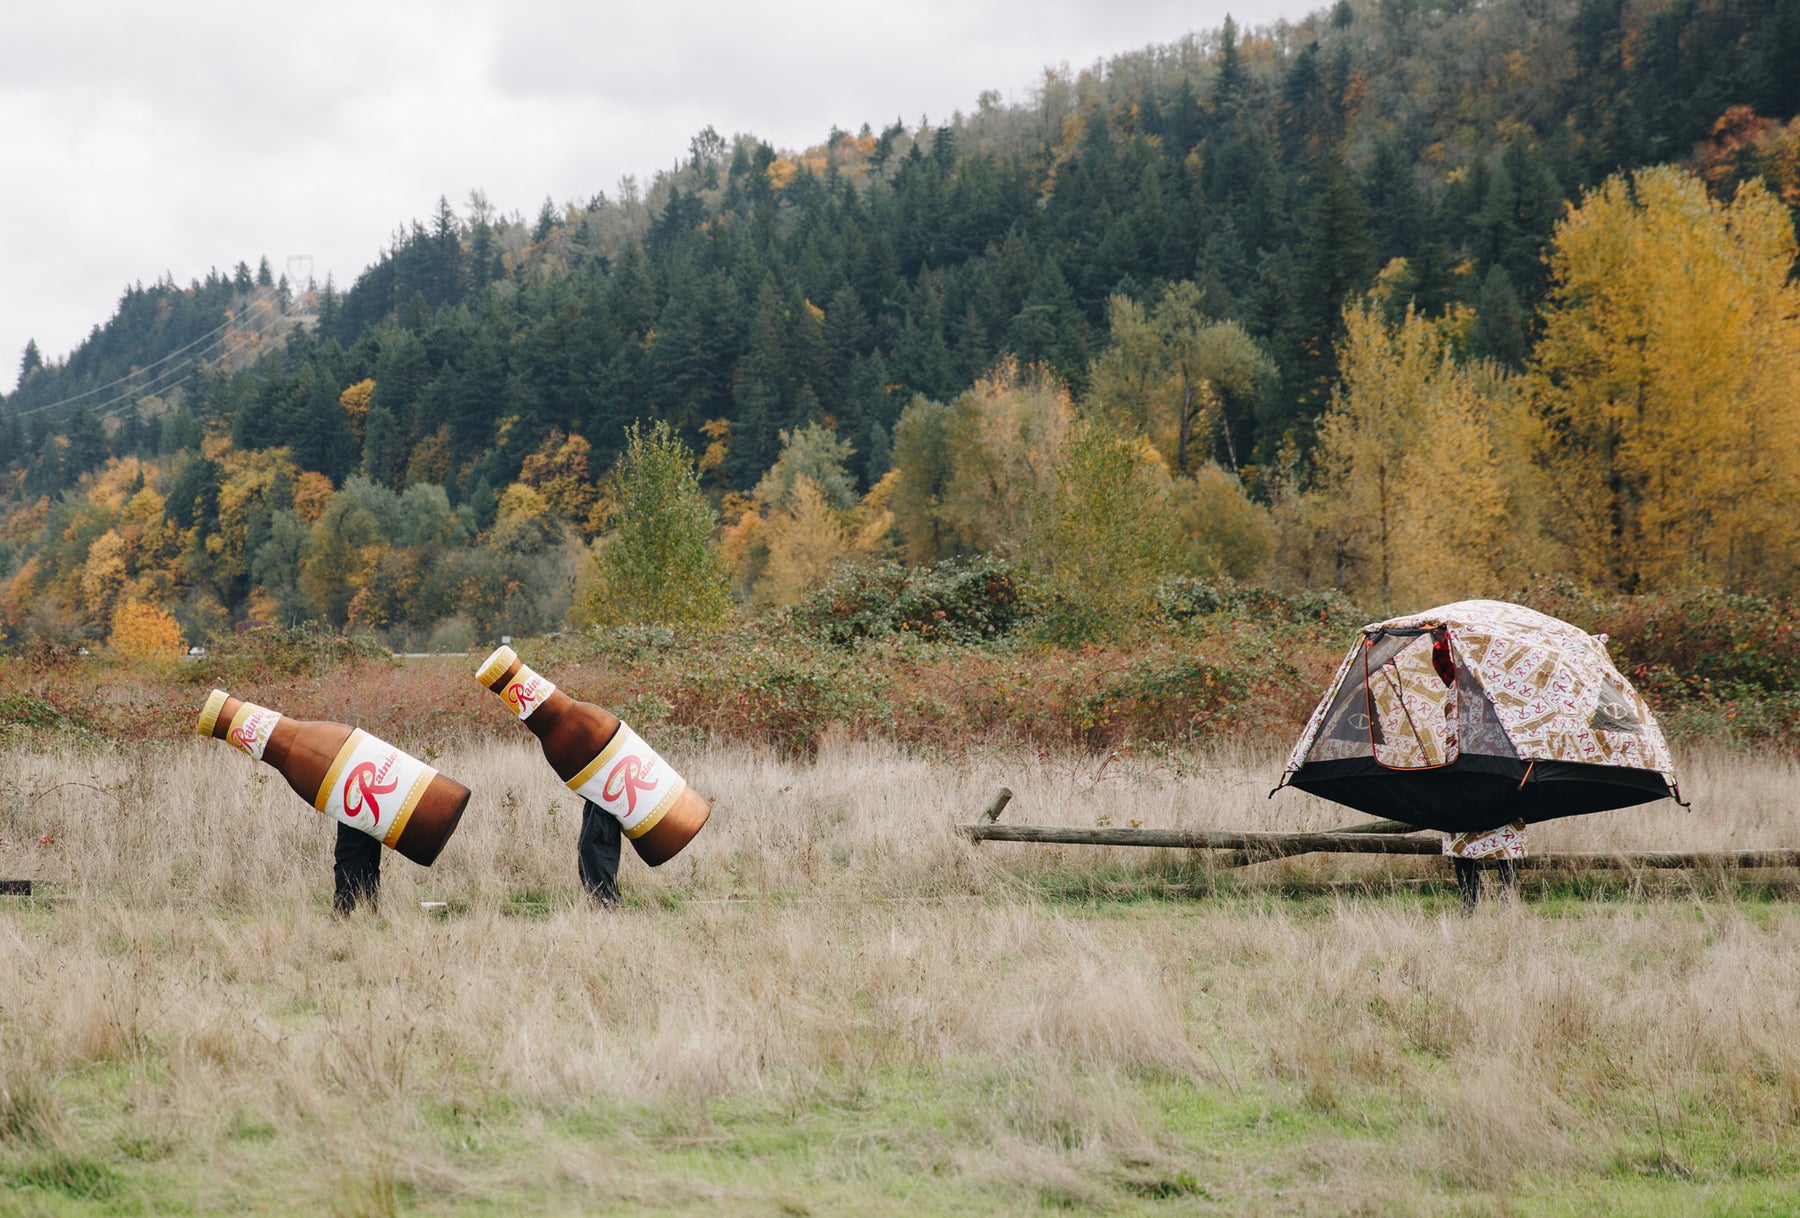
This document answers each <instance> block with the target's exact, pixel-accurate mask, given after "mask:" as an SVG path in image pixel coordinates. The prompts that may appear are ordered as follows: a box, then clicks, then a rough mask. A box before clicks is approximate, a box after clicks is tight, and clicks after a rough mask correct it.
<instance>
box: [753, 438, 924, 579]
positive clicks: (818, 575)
mask: <svg viewBox="0 0 1800 1218" xmlns="http://www.w3.org/2000/svg"><path fill="white" fill-rule="evenodd" d="M781 440H782V448H781V454H780V455H779V456H778V457H777V458H776V460H775V464H774V465H772V466H770V467H769V470H768V472H767V473H765V474H764V475H763V476H762V478H761V479H760V480H759V481H758V482H757V484H756V489H755V491H754V492H752V494H751V495H749V496H748V497H745V496H737V495H731V496H727V503H726V510H725V513H724V514H725V519H726V525H725V528H724V530H723V531H722V533H721V536H720V539H719V552H720V555H721V557H722V558H724V560H725V563H726V566H727V567H728V568H729V569H730V571H731V573H732V586H733V590H734V591H735V592H736V593H737V594H738V595H739V596H741V597H743V598H744V599H745V600H747V601H748V602H749V603H750V604H752V605H754V606H756V607H757V608H760V609H769V608H776V607H779V606H782V605H789V604H792V603H793V602H795V601H797V600H799V599H800V598H801V597H802V596H805V595H806V594H807V593H808V592H811V591H812V590H813V589H815V588H818V587H820V586H821V585H823V584H824V583H825V581H826V580H828V579H830V578H831V575H832V573H833V572H835V571H836V570H837V569H838V567H840V566H842V565H843V564H844V563H846V562H851V561H858V560H866V559H869V558H872V557H881V556H885V555H886V553H887V551H888V549H889V547H888V537H889V534H890V533H891V532H892V531H893V524H894V515H893V512H892V511H891V510H890V509H889V507H888V500H889V498H890V497H891V495H892V493H893V490H894V487H895V485H896V483H897V477H896V476H895V475H893V474H892V473H890V474H889V476H887V477H886V478H884V479H883V480H882V481H881V482H879V483H877V484H876V486H875V487H874V488H873V489H871V490H870V492H869V494H868V495H866V496H865V497H863V499H862V500H860V501H859V500H858V499H857V497H856V488H855V484H854V482H853V480H852V479H851V477H850V475H849V473H848V471H847V470H846V469H845V462H846V461H848V460H849V458H850V456H851V455H852V449H851V447H850V445H849V443H848V442H847V441H845V440H843V439H842V438H840V437H839V436H838V435H837V434H836V433H835V432H833V431H831V430H830V429H829V428H827V427H824V426H821V425H818V424H814V425H811V426H808V427H801V428H795V429H794V430H792V431H786V430H784V431H782V432H781Z"/></svg>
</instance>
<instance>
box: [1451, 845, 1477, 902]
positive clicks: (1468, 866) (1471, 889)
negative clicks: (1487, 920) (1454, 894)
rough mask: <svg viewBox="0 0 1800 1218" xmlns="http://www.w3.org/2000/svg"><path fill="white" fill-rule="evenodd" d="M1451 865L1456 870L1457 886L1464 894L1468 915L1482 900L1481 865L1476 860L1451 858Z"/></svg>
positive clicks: (1463, 899) (1454, 856)
mask: <svg viewBox="0 0 1800 1218" xmlns="http://www.w3.org/2000/svg"><path fill="white" fill-rule="evenodd" d="M1450 863H1451V865H1452V866H1453V867H1454V868H1455V869H1456V886H1457V888H1458V889H1460V890H1461V892H1462V903H1463V911H1464V912H1465V913H1466V912H1468V911H1469V910H1471V909H1474V908H1475V905H1476V903H1477V902H1478V901H1480V900H1481V864H1480V863H1478V862H1476V861H1475V860H1474V859H1465V858H1459V857H1457V856H1456V855H1452V856H1451V857H1450Z"/></svg>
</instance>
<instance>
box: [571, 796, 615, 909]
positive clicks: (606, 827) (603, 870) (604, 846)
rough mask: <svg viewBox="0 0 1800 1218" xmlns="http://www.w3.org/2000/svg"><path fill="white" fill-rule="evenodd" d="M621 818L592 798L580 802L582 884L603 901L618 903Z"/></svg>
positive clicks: (578, 851)
mask: <svg viewBox="0 0 1800 1218" xmlns="http://www.w3.org/2000/svg"><path fill="white" fill-rule="evenodd" d="M624 837H625V834H624V830H622V829H621V828H620V827H619V818H618V817H616V816H614V815H613V814H612V813H610V812H606V811H603V810H602V809H601V808H600V807H599V806H598V805H597V804H595V803H594V802H593V801H592V800H583V801H582V804H581V837H580V839H579V840H577V841H576V843H575V869H576V871H577V872H579V873H580V875H581V886H582V887H583V888H586V889H587V890H588V895H589V896H591V897H593V898H594V900H596V901H598V902H600V904H602V905H617V904H619V902H620V899H621V898H620V896H619V845H620V843H621V842H622V841H623V840H624Z"/></svg>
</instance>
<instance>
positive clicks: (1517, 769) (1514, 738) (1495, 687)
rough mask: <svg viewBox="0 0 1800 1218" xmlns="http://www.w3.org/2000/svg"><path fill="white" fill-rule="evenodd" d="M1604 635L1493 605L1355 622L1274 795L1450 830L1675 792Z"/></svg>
mask: <svg viewBox="0 0 1800 1218" xmlns="http://www.w3.org/2000/svg"><path fill="white" fill-rule="evenodd" d="M1605 639H1606V636H1605V635H1600V636H1598V637H1596V636H1594V635H1590V634H1588V633H1587V632H1585V631H1583V630H1580V629H1577V628H1576V627H1574V626H1571V625H1569V624H1568V623H1567V622H1563V621H1559V620H1557V619H1556V618H1553V617H1549V616H1547V615H1545V614H1542V613H1538V612H1537V611H1535V610H1532V609H1527V608H1525V607H1524V606H1522V605H1511V604H1507V603H1506V602H1504V601H1458V602H1457V603H1455V604H1453V605H1444V606H1442V607H1441V608H1437V609H1430V610H1427V611H1425V612H1424V613H1415V614H1412V615H1410V616H1408V617H1398V618H1394V619H1392V620H1391V621H1386V622H1376V623H1374V624H1372V625H1368V626H1364V627H1363V628H1362V637H1361V638H1360V639H1358V640H1357V642H1356V643H1355V645H1354V646H1352V647H1351V648H1350V654H1349V655H1347V656H1345V657H1344V662H1343V663H1342V664H1340V665H1339V666H1338V670H1337V675H1336V676H1335V677H1333V678H1332V680H1331V685H1330V686H1329V687H1328V688H1327V689H1326V691H1325V697H1324V700H1323V701H1321V702H1320V703H1319V705H1318V708H1317V709H1316V710H1314V711H1313V713H1312V718H1311V719H1310V720H1308V721H1307V724H1306V730H1305V731H1304V732H1302V733H1301V735H1300V742H1299V743H1298V744H1296V745H1295V746H1294V751H1293V752H1292V753H1291V754H1290V755H1289V757H1288V762H1287V769H1286V771H1285V772H1284V773H1283V774H1282V776H1281V781H1280V782H1279V783H1278V784H1276V788H1275V789H1276V790H1277V791H1278V790H1280V789H1281V788H1282V787H1284V786H1294V787H1298V788H1300V789H1301V790H1302V791H1309V792H1311V793H1312V794H1314V795H1318V796H1321V797H1323V798H1325V799H1329V800H1333V801H1335V802H1337V803H1341V804H1347V805H1349V806H1350V807H1352V808H1358V809H1360V810H1362V811H1364V812H1369V813H1372V814H1374V815H1377V816H1383V817H1388V818H1391V819H1393V820H1397V821H1403V822H1405V823H1406V824H1409V825H1417V826H1418V827H1419V828H1421V829H1439V830H1443V831H1444V832H1447V833H1465V832H1470V831H1479V830H1484V829H1489V828H1492V827H1494V826H1496V825H1503V824H1507V823H1510V822H1512V821H1518V820H1523V821H1526V822H1535V821H1543V820H1552V819H1554V818H1556V817H1559V816H1579V815H1582V814H1584V813H1588V812H1603V811H1605V810H1607V809H1608V808H1625V807H1630V806H1631V805H1633V804H1642V803H1649V802H1651V801H1652V800H1657V799H1662V798H1665V797H1671V798H1674V799H1675V800H1676V801H1677V802H1680V800H1681V793H1680V791H1679V789H1678V788H1677V787H1676V785H1675V767H1674V763H1673V762H1672V761H1671V760H1670V757H1669V746H1668V745H1667V744H1665V743H1664V741H1663V737H1662V731H1661V729H1660V728H1658V727H1657V725H1656V717H1655V716H1654V715H1652V714H1651V713H1650V707H1649V706H1648V705H1646V704H1645V702H1644V700H1643V698H1641V697H1639V696H1638V692H1637V691H1636V690H1635V689H1633V688H1632V687H1631V683H1630V682H1629V681H1627V680H1626V679H1625V678H1624V677H1622V676H1620V675H1619V670H1618V669H1616V668H1614V667H1613V664H1612V661H1611V660H1610V659H1609V658H1607V654H1606V643H1605ZM1270 794H1274V792H1270Z"/></svg>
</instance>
